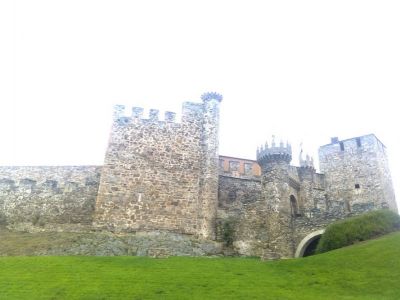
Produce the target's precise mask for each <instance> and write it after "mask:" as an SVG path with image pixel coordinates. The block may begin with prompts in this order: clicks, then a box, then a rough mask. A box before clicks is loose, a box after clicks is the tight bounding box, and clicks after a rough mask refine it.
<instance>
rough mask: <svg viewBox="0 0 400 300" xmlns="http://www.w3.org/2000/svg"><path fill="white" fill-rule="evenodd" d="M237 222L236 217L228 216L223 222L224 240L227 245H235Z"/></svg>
mask: <svg viewBox="0 0 400 300" xmlns="http://www.w3.org/2000/svg"><path fill="white" fill-rule="evenodd" d="M235 223H236V220H235V219H234V218H228V219H226V220H224V221H223V223H222V240H223V242H224V244H225V246H227V247H230V246H232V245H233V241H234V235H235Z"/></svg>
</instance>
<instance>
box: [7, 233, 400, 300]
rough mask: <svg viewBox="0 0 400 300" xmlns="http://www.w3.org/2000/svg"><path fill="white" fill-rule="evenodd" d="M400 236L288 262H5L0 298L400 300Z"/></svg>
mask: <svg viewBox="0 0 400 300" xmlns="http://www.w3.org/2000/svg"><path fill="white" fill-rule="evenodd" d="M399 254H400V233H393V234H390V235H387V236H384V237H382V238H380V239H376V240H371V241H368V242H365V243H360V244H358V245H355V246H351V247H347V248H343V249H339V250H335V251H332V252H328V253H325V254H321V255H317V256H313V257H308V258H303V259H293V260H286V261H276V262H261V261H260V260H258V259H245V258H188V257H173V258H169V259H150V258H143V257H1V258H0V299H232V298H234V299H399V298H400V257H399Z"/></svg>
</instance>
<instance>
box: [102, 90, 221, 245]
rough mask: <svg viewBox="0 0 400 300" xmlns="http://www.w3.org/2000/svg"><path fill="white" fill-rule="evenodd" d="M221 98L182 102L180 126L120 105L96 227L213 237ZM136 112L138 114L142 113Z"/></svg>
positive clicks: (209, 97)
mask: <svg viewBox="0 0 400 300" xmlns="http://www.w3.org/2000/svg"><path fill="white" fill-rule="evenodd" d="M219 101H220V97H219V96H218V95H214V94H213V95H208V94H207V95H206V96H204V97H203V103H189V102H186V103H184V105H183V115H182V122H181V123H174V122H171V121H172V118H168V119H167V120H166V121H159V120H158V117H157V112H156V111H155V110H152V111H151V114H150V117H149V119H143V118H142V117H141V115H138V114H134V115H133V116H131V117H124V116H122V115H121V112H120V111H121V107H117V109H116V112H115V115H114V116H115V118H114V124H113V127H112V132H111V137H110V143H109V147H108V150H107V153H106V159H105V165H104V167H103V169H102V175H101V180H100V188H99V193H98V197H97V204H96V214H95V222H96V226H98V227H101V228H104V229H106V230H113V231H114V230H115V231H143V230H148V231H151V230H170V231H174V232H179V233H186V234H196V235H201V236H204V237H211V238H212V237H213V236H214V223H215V218H216V211H217V193H218V121H219ZM137 110H138V109H137V108H136V109H135V110H134V111H137Z"/></svg>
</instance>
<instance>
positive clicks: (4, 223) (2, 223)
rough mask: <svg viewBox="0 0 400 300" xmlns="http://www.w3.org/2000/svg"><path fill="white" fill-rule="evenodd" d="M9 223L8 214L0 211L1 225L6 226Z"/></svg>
mask: <svg viewBox="0 0 400 300" xmlns="http://www.w3.org/2000/svg"><path fill="white" fill-rule="evenodd" d="M7 224H8V222H7V217H6V215H4V214H2V213H0V226H6V225H7Z"/></svg>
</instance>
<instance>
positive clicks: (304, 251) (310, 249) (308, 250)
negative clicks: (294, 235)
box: [294, 229, 325, 257]
mask: <svg viewBox="0 0 400 300" xmlns="http://www.w3.org/2000/svg"><path fill="white" fill-rule="evenodd" d="M324 231H325V229H321V230H317V231H314V232H312V233H310V234H309V235H307V236H306V237H305V238H304V239H302V240H301V242H300V244H299V246H297V249H296V254H295V255H294V256H295V257H304V256H309V255H312V254H314V251H315V248H316V246H317V243H318V241H319V239H320V237H321V235H322V234H323V233H324Z"/></svg>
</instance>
